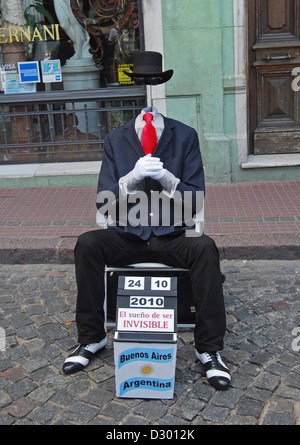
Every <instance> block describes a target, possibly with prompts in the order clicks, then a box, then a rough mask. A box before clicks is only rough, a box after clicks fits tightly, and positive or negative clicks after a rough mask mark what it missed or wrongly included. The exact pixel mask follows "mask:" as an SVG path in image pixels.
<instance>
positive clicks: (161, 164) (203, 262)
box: [63, 52, 230, 390]
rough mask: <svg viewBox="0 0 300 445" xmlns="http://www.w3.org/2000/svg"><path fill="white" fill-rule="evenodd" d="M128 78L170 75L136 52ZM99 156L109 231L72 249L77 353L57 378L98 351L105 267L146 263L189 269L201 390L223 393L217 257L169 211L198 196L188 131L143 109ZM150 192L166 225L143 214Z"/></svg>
mask: <svg viewBox="0 0 300 445" xmlns="http://www.w3.org/2000/svg"><path fill="white" fill-rule="evenodd" d="M128 74H129V76H131V77H132V78H134V79H135V80H137V81H138V82H140V83H142V82H143V83H145V84H152V85H157V84H160V83H163V82H166V81H167V80H169V79H170V78H171V76H172V74H173V72H172V70H169V71H166V72H162V56H161V54H159V53H153V52H141V53H136V54H135V58H134V68H133V72H132V73H128ZM148 120H149V121H150V122H148ZM146 121H147V122H146ZM152 138H153V139H154V140H152ZM148 144H150V146H149V145H148ZM104 151H105V156H104V160H103V163H102V167H101V171H100V175H99V182H98V198H97V206H98V208H99V211H100V213H101V212H102V213H105V212H107V210H110V213H111V214H113V218H112V224H111V225H110V226H109V227H108V228H106V229H99V230H93V231H90V232H86V233H84V234H82V235H81V236H79V238H78V241H77V244H76V247H75V267H76V277H77V285H78V300H77V309H76V321H77V329H78V342H79V346H78V348H76V350H75V351H74V352H73V353H72V354H71V355H70V356H69V357H68V358H67V359H66V361H65V363H64V366H63V369H64V372H65V373H67V374H71V373H74V372H77V371H79V370H81V369H83V368H84V367H85V366H87V364H88V363H89V360H90V359H91V358H92V357H93V355H94V354H95V353H96V352H97V351H99V350H101V349H102V348H103V347H104V346H105V345H106V334H105V328H104V310H103V302H104V269H105V265H110V266H122V265H128V264H131V263H136V262H149V261H150V262H153V261H154V262H160V263H164V264H167V265H169V266H173V267H180V268H186V269H189V275H190V280H191V285H192V290H193V296H194V300H195V308H196V316H195V317H196V320H195V329H194V338H195V348H196V356H197V357H198V359H199V360H200V361H201V363H202V365H203V367H204V369H205V371H206V375H207V378H208V381H209V383H210V384H211V385H213V386H214V387H216V388H218V389H221V390H224V389H227V388H228V387H229V384H230V373H229V370H228V368H227V367H226V365H225V364H224V362H223V361H222V359H221V356H220V353H219V351H220V350H222V349H223V339H224V335H225V330H226V324H225V309H224V299H223V290H222V274H221V271H220V260H219V251H218V248H217V246H216V245H215V242H214V241H213V240H212V239H211V238H210V237H208V236H207V235H205V234H203V233H202V234H201V233H198V234H197V233H195V231H194V228H193V226H192V225H191V224H190V223H189V221H186V220H185V219H184V218H183V219H181V220H179V219H178V218H179V216H178V215H181V217H182V213H181V212H178V208H177V207H176V206H181V207H184V206H185V205H189V206H190V209H191V212H193V213H196V212H197V200H198V198H199V196H201V194H202V196H203V195H204V191H205V185H204V173H203V165H202V159H201V154H200V147H199V140H198V136H197V133H196V131H195V130H194V129H192V128H191V127H189V126H187V125H185V124H183V123H181V122H179V121H176V120H173V119H170V118H166V117H164V116H162V115H161V114H159V113H158V112H157V110H156V109H155V108H151V107H149V108H146V109H143V110H142V111H141V113H140V114H139V115H138V116H137V117H136V118H133V119H132V120H130V121H129V122H128V123H126V124H124V125H122V126H121V127H119V128H118V129H117V130H114V131H112V132H111V133H109V134H108V135H107V136H106V139H105V147H104ZM154 193H159V194H160V196H161V197H162V196H164V197H165V198H166V199H167V200H169V204H170V205H169V208H170V215H169V217H170V218H169V220H168V222H167V223H166V222H165V221H164V215H163V214H162V213H163V210H164V209H163V208H162V207H159V206H158V207H157V206H156V207H155V209H153V208H151V202H153V201H152V200H151V198H152V196H153V194H154ZM178 196H179V197H181V199H178ZM110 197H112V198H111V199H110V203H109V204H110V209H109V205H108V201H109V198H110ZM186 197H188V198H189V199H188V202H187V199H186ZM139 199H140V202H141V203H142V204H141V205H140V207H139V212H136V211H135V210H136V209H135V208H134V203H136V201H137V200H139ZM175 201H176V202H175ZM124 203H126V205H124ZM137 213H139V218H137ZM183 213H184V212H183ZM197 235H198V236H197Z"/></svg>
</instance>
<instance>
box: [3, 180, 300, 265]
mask: <svg viewBox="0 0 300 445" xmlns="http://www.w3.org/2000/svg"><path fill="white" fill-rule="evenodd" d="M95 201H96V187H95V189H94V188H57V189H53V188H51V189H17V190H16V189H2V190H0V242H1V248H0V263H12V264H17V263H23V264H26V263H35V262H37V263H42V262H47V263H49V262H51V263H73V249H74V245H75V242H76V238H77V236H78V235H80V234H81V233H83V232H85V231H88V230H92V229H95V228H99V227H97V226H96V205H95ZM204 230H205V233H206V234H207V235H211V236H212V237H213V238H214V239H215V241H216V243H217V246H218V247H219V249H220V253H221V258H222V259H223V258H226V259H237V258H241V259H252V258H255V259H257V258H260V259H272V258H277V259H296V258H299V256H300V236H299V233H300V181H299V182H276V183H272V182H266V183H250V184H249V183H245V184H244V183H238V184H226V185H208V186H207V193H206V199H205V228H204Z"/></svg>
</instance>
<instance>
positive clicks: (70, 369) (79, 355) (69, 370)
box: [63, 337, 107, 374]
mask: <svg viewBox="0 0 300 445" xmlns="http://www.w3.org/2000/svg"><path fill="white" fill-rule="evenodd" d="M106 343H107V339H106V337H105V338H104V339H103V340H101V341H100V342H99V343H90V344H88V345H79V346H78V347H77V348H76V349H75V351H73V352H72V353H71V354H70V355H69V357H68V358H67V359H66V360H65V362H64V365H63V371H64V373H65V374H74V373H75V372H78V371H81V370H82V369H83V368H85V367H86V366H87V365H88V364H89V362H90V360H91V358H93V356H94V355H95V354H96V352H98V351H101V349H103V348H104V347H105V346H106Z"/></svg>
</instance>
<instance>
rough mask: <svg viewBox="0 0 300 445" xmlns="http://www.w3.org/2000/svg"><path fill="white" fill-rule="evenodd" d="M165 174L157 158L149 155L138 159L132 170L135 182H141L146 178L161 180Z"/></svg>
mask: <svg viewBox="0 0 300 445" xmlns="http://www.w3.org/2000/svg"><path fill="white" fill-rule="evenodd" d="M165 172H166V169H165V168H163V163H162V162H160V159H159V158H154V157H153V156H151V155H150V154H148V155H146V156H144V157H142V158H140V159H139V160H138V161H137V162H136V164H135V166H134V169H133V170H132V174H133V176H134V179H135V180H136V181H137V182H140V181H142V180H143V179H144V178H146V177H150V178H153V179H156V180H159V179H161V178H162V177H163V176H164V174H165Z"/></svg>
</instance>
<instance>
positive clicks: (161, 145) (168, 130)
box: [153, 117, 173, 157]
mask: <svg viewBox="0 0 300 445" xmlns="http://www.w3.org/2000/svg"><path fill="white" fill-rule="evenodd" d="M164 126H165V127H164V131H163V133H162V135H161V138H160V140H159V141H158V144H157V146H156V149H155V150H154V153H153V156H157V157H160V154H161V152H162V151H163V150H164V149H165V148H166V146H167V145H168V143H169V142H170V139H171V138H172V137H173V132H172V125H171V124H170V122H169V120H168V119H166V118H165V117H164Z"/></svg>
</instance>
